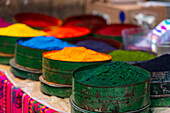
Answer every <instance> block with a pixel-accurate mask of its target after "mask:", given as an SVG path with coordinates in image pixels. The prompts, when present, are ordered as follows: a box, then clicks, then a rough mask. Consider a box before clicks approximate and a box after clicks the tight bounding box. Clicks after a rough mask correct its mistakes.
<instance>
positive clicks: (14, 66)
mask: <svg viewBox="0 0 170 113" xmlns="http://www.w3.org/2000/svg"><path fill="white" fill-rule="evenodd" d="M9 64H10V65H11V67H13V68H15V69H17V70H20V71H25V72H30V73H36V74H42V71H41V70H38V69H33V68H29V69H28V68H27V67H24V66H20V65H18V64H16V63H15V59H14V58H13V59H11V60H10V61H9ZM30 69H32V70H30Z"/></svg>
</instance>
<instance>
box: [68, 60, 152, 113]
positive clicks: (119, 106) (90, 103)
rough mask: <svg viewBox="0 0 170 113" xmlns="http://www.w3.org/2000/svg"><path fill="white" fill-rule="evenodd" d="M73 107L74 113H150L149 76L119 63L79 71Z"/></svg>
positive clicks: (89, 66)
mask: <svg viewBox="0 0 170 113" xmlns="http://www.w3.org/2000/svg"><path fill="white" fill-rule="evenodd" d="M70 103H71V112H72V113H81V112H83V113H96V112H100V113H103V112H110V113H111V112H112V113H148V112H149V106H150V74H149V72H147V71H145V70H143V69H141V68H138V67H135V66H132V65H130V64H127V63H123V62H119V61H116V62H112V63H108V64H104V65H100V64H97V65H96V64H95V65H88V66H84V67H80V68H79V69H77V70H75V71H74V73H73V88H72V96H71V97H70Z"/></svg>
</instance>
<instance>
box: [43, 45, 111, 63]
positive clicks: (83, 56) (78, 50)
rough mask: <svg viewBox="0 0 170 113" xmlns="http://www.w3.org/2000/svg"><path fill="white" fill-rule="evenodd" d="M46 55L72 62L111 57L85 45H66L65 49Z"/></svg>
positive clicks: (108, 58) (100, 59)
mask: <svg viewBox="0 0 170 113" xmlns="http://www.w3.org/2000/svg"><path fill="white" fill-rule="evenodd" d="M44 57H46V58H49V59H53V60H60V61H72V62H94V61H105V60H110V59H111V56H110V55H106V54H103V53H99V52H96V51H93V50H90V49H86V48H84V47H65V48H64V49H63V50H59V51H51V52H48V53H46V54H44Z"/></svg>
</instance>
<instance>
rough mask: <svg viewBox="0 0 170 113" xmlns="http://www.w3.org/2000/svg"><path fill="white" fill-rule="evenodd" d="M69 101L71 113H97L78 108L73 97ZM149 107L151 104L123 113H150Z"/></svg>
mask: <svg viewBox="0 0 170 113" xmlns="http://www.w3.org/2000/svg"><path fill="white" fill-rule="evenodd" d="M69 101H70V104H71V113H97V112H94V111H88V110H85V109H82V108H80V107H78V106H77V105H76V104H74V102H73V101H72V98H71V97H70V99H69ZM149 106H150V104H148V105H147V106H145V107H143V108H141V109H139V110H135V111H130V112H123V113H149ZM102 113H103V112H102ZM109 113H110V112H109ZM119 113H120V112H119Z"/></svg>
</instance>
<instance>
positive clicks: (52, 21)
mask: <svg viewBox="0 0 170 113" xmlns="http://www.w3.org/2000/svg"><path fill="white" fill-rule="evenodd" d="M14 20H15V21H17V22H20V23H23V24H26V25H28V26H31V27H33V28H35V29H44V28H48V27H54V26H55V27H59V26H61V25H62V23H63V22H62V21H61V20H60V19H58V18H55V17H52V16H48V15H44V14H39V13H30V12H29V13H28V12H26V13H18V14H16V15H14Z"/></svg>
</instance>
